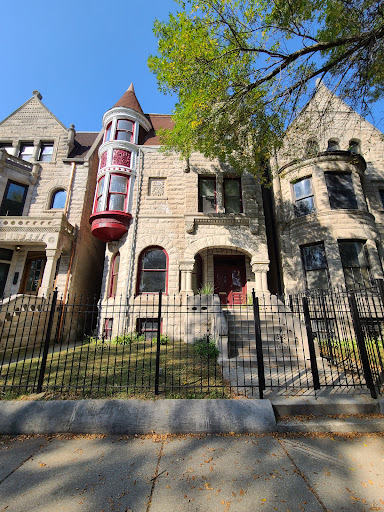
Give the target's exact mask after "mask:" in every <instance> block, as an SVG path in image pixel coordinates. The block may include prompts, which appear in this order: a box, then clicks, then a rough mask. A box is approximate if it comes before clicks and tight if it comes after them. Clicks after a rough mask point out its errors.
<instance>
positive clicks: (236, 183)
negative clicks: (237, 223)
mask: <svg viewBox="0 0 384 512" xmlns="http://www.w3.org/2000/svg"><path fill="white" fill-rule="evenodd" d="M224 207H225V213H241V212H242V211H243V205H242V200H241V181H240V179H238V178H229V179H225V180H224Z"/></svg>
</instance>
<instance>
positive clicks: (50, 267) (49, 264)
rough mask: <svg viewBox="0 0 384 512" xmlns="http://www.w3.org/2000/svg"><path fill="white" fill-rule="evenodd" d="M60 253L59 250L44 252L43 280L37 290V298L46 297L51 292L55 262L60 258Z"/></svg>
mask: <svg viewBox="0 0 384 512" xmlns="http://www.w3.org/2000/svg"><path fill="white" fill-rule="evenodd" d="M61 252H62V251H61V250H60V249H46V251H45V255H46V258H47V261H46V263H45V267H44V273H43V278H42V280H41V285H40V288H39V293H38V295H39V297H42V296H43V295H44V296H45V297H48V295H49V294H50V293H51V292H52V291H53V280H54V278H55V271H56V264H57V260H58V259H59V258H60V255H61Z"/></svg>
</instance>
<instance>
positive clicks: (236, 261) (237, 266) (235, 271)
mask: <svg viewBox="0 0 384 512" xmlns="http://www.w3.org/2000/svg"><path fill="white" fill-rule="evenodd" d="M213 265H214V278H215V293H217V294H218V295H219V297H220V302H221V304H231V305H232V304H245V303H246V299H247V280H246V273H245V257H244V256H235V257H234V256H215V257H214V260H213Z"/></svg>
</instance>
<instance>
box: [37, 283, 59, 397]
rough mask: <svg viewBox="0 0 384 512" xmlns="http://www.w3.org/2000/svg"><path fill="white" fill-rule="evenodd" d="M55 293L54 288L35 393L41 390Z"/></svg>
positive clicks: (55, 297)
mask: <svg viewBox="0 0 384 512" xmlns="http://www.w3.org/2000/svg"><path fill="white" fill-rule="evenodd" d="M57 293H58V292H57V288H56V290H55V291H54V292H53V294H52V303H51V310H50V312H49V320H48V326H47V332H46V334H45V341H44V349H43V355H42V356H41V365H40V373H39V379H38V381H37V388H36V392H37V393H41V391H42V389H43V380H44V374H45V367H46V365H47V357H48V348H49V342H50V339H51V332H52V326H53V317H54V314H55V309H56V302H57Z"/></svg>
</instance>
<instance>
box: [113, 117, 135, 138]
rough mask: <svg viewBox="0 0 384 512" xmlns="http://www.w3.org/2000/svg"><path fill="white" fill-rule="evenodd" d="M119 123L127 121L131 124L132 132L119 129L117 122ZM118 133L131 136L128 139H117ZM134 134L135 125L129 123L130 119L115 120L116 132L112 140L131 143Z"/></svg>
mask: <svg viewBox="0 0 384 512" xmlns="http://www.w3.org/2000/svg"><path fill="white" fill-rule="evenodd" d="M120 121H127V122H128V123H131V124H132V130H126V129H125V128H123V129H119V122H120ZM119 132H122V133H130V134H131V136H130V137H129V139H118V137H117V134H118V133H119ZM134 132H135V123H134V122H133V121H131V120H130V119H117V121H116V132H115V134H114V135H115V136H114V140H124V141H126V142H132V140H133V134H134Z"/></svg>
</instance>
